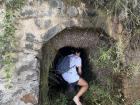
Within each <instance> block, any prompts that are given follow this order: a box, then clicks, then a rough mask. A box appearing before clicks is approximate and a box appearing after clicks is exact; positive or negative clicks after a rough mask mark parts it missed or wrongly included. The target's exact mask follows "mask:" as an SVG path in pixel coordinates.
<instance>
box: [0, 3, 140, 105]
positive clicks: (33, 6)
mask: <svg viewBox="0 0 140 105" xmlns="http://www.w3.org/2000/svg"><path fill="white" fill-rule="evenodd" d="M27 1H28V2H27V3H26V5H25V6H24V7H23V8H22V10H21V11H20V17H19V18H17V20H18V21H17V22H18V23H19V24H18V26H16V27H17V31H16V38H17V40H18V47H17V53H16V55H17V56H18V57H17V58H18V60H17V61H16V69H15V70H14V71H13V72H12V77H11V82H10V84H11V88H10V89H7V88H6V87H5V83H6V79H5V75H4V71H3V70H2V69H1V67H2V65H1V64H0V105H37V104H38V100H39V84H40V61H39V60H38V59H37V58H38V57H39V59H42V58H41V48H42V46H43V44H45V43H46V42H47V41H49V40H50V39H51V38H52V37H54V36H55V35H57V34H58V33H59V32H61V31H63V30H64V29H65V28H67V27H79V28H94V29H96V28H100V27H102V29H103V30H104V31H105V32H106V33H107V34H109V35H110V36H111V37H113V38H114V39H117V38H116V37H117V36H115V35H116V34H115V32H114V31H113V30H114V29H115V28H114V26H113V22H112V20H111V19H110V17H106V15H102V13H98V11H93V12H91V11H90V10H88V9H87V8H86V6H85V5H86V4H85V3H81V4H78V5H77V6H76V5H70V4H66V3H64V0H47V1H45V0H27ZM1 8H2V9H1ZM2 11H4V7H3V6H0V23H1V20H2V18H1V17H3V16H4V14H3V12H2ZM83 15H84V16H83ZM95 15H96V18H95V19H94V22H91V17H94V16H95ZM112 27H113V28H114V29H113V28H112ZM1 30H2V28H1V26H0V31H1ZM113 32H114V33H113ZM82 34H83V33H82ZM84 35H86V34H84ZM84 35H83V37H81V39H79V40H82V41H85V43H86V44H84V43H83V42H82V41H78V43H76V44H75V43H72V42H71V40H75V39H76V38H77V37H78V36H73V37H72V39H71V40H68V38H69V37H70V35H69V37H65V36H64V37H63V38H62V39H63V41H64V42H63V43H60V42H61V39H59V38H58V40H57V41H58V43H59V44H56V45H55V41H54V42H52V43H54V45H55V48H58V49H59V48H61V47H63V46H66V45H69V44H70V45H75V47H79V46H80V47H87V46H89V44H91V45H90V46H92V41H93V40H94V41H95V42H96V41H97V40H96V38H95V37H85V36H84ZM56 38H57V37H56ZM85 38H86V39H85ZM92 38H93V39H92ZM94 38H95V39H94ZM87 42H89V43H87ZM95 42H94V43H95ZM61 44H62V45H61ZM81 45H83V46H81ZM48 50H50V49H48ZM50 52H51V50H50ZM138 54H139V51H138ZM46 56H47V55H46ZM48 59H49V58H48ZM0 60H1V57H0ZM138 61H139V60H138ZM46 79H47V77H46ZM46 81H47V80H46ZM137 81H139V80H137ZM46 84H47V83H46ZM46 86H47V85H46ZM45 88H46V87H45ZM138 97H140V96H138ZM138 97H137V98H138Z"/></svg>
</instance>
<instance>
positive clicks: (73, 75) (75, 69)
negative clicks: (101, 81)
mask: <svg viewBox="0 0 140 105" xmlns="http://www.w3.org/2000/svg"><path fill="white" fill-rule="evenodd" d="M68 57H69V58H70V62H69V63H70V67H71V68H70V69H69V70H68V71H66V72H64V73H63V74H62V77H63V79H64V80H65V81H67V82H68V83H69V85H71V84H73V83H76V85H78V86H80V89H79V91H78V93H77V94H76V95H75V96H74V98H73V101H74V102H75V104H76V105H82V103H81V102H80V97H81V96H82V95H83V94H84V93H85V92H86V91H87V89H88V83H87V82H86V81H85V80H84V79H83V78H82V77H81V75H82V69H81V68H82V61H81V58H80V50H79V49H75V51H74V52H73V53H72V54H70V55H68Z"/></svg>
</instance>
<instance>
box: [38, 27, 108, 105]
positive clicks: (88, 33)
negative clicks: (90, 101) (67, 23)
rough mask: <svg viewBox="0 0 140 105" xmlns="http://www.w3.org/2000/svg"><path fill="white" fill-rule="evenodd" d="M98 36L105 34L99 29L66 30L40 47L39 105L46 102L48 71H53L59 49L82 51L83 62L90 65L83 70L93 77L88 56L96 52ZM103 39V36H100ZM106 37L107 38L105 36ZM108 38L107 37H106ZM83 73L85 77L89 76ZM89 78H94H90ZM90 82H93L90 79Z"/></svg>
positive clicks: (92, 68)
mask: <svg viewBox="0 0 140 105" xmlns="http://www.w3.org/2000/svg"><path fill="white" fill-rule="evenodd" d="M100 34H102V35H104V36H106V33H105V32H104V31H103V30H101V29H93V28H86V29H84V28H83V29H80V28H67V29H65V30H63V31H62V32H60V33H58V34H57V35H56V36H55V37H53V38H52V39H50V40H49V41H48V42H47V43H46V44H44V45H43V47H42V60H41V71H40V73H41V75H40V100H39V102H40V104H41V105H44V103H45V102H46V100H47V96H48V95H47V92H48V88H49V86H48V84H49V82H51V81H48V78H49V71H53V66H52V65H53V62H54V59H55V57H56V54H57V52H58V51H59V50H60V49H63V48H65V47H67V46H70V47H78V48H81V49H82V50H83V54H84V56H83V57H82V58H83V61H85V60H86V62H88V64H86V63H85V65H88V66H89V65H90V66H89V67H88V68H87V67H86V66H85V68H84V69H86V68H87V71H86V72H90V73H89V74H91V75H92V74H93V75H94V73H93V72H94V69H95V67H94V64H92V63H91V62H90V58H89V55H91V54H93V52H96V49H97V44H99V40H102V39H100ZM102 37H103V36H102ZM106 37H108V36H106ZM108 38H109V37H108ZM107 44H109V43H107ZM86 72H85V77H86V76H88V75H89V74H88V73H86ZM90 78H94V79H95V77H93V76H91V77H90ZM91 81H94V80H93V79H91Z"/></svg>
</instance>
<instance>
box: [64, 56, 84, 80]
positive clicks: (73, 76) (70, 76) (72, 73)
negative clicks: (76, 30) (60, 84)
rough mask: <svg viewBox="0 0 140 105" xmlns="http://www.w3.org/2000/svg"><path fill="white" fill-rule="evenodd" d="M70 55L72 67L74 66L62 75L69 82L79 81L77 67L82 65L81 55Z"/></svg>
mask: <svg viewBox="0 0 140 105" xmlns="http://www.w3.org/2000/svg"><path fill="white" fill-rule="evenodd" d="M68 56H69V57H70V67H72V68H71V69H70V70H68V71H67V72H65V73H64V74H62V77H63V78H64V80H65V81H67V82H68V83H74V82H76V81H78V80H79V78H80V77H79V75H78V73H77V71H76V67H78V66H81V64H82V63H81V62H82V61H81V58H80V57H79V56H76V55H74V54H71V55H68ZM74 65H75V66H74ZM73 66H74V67H73Z"/></svg>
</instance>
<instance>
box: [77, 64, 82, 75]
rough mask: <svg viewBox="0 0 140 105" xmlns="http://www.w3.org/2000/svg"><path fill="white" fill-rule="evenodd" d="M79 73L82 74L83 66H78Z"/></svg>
mask: <svg viewBox="0 0 140 105" xmlns="http://www.w3.org/2000/svg"><path fill="white" fill-rule="evenodd" d="M78 74H79V75H80V76H81V75H82V67H81V66H78Z"/></svg>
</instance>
